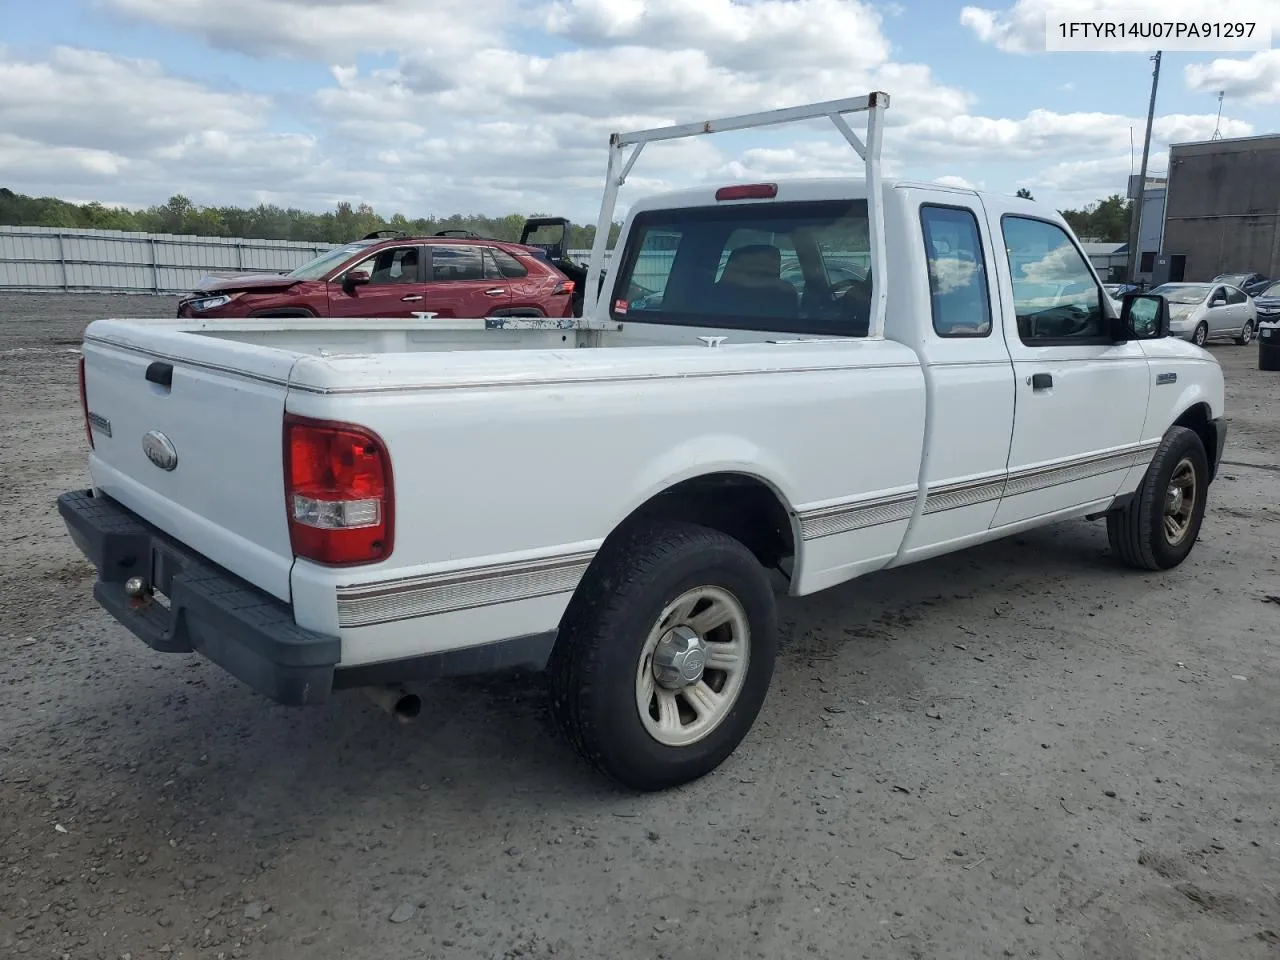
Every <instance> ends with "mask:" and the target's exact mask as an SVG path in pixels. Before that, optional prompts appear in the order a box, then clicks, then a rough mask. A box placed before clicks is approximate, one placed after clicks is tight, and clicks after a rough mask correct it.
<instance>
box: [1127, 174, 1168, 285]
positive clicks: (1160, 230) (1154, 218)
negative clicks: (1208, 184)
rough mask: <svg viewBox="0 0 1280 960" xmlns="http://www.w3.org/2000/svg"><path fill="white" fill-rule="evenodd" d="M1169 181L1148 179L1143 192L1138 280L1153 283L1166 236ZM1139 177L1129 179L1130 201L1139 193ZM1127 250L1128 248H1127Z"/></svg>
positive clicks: (1137, 265)
mask: <svg viewBox="0 0 1280 960" xmlns="http://www.w3.org/2000/svg"><path fill="white" fill-rule="evenodd" d="M1168 185H1169V181H1168V179H1167V178H1165V177H1151V176H1149V177H1147V185H1146V189H1145V190H1143V191H1142V223H1141V227H1140V230H1141V235H1140V236H1139V237H1138V262H1137V264H1136V265H1135V266H1136V270H1137V276H1138V280H1140V281H1144V282H1146V283H1150V282H1151V278H1152V275H1153V274H1154V272H1155V265H1156V257H1158V256H1159V254H1160V241H1161V239H1162V238H1163V235H1164V205H1165V198H1166V196H1167V194H1168ZM1137 191H1138V177H1137V176H1136V175H1135V176H1132V177H1130V178H1129V199H1130V200H1133V199H1135V198H1136V197H1137V195H1138V193H1137ZM1126 249H1127V247H1126Z"/></svg>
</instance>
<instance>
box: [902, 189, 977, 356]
mask: <svg viewBox="0 0 1280 960" xmlns="http://www.w3.org/2000/svg"><path fill="white" fill-rule="evenodd" d="M920 226H921V229H922V232H923V234H924V255H925V259H926V261H927V262H928V265H929V294H930V300H931V302H932V305H933V329H934V332H935V333H937V335H938V336H940V337H985V336H989V335H990V333H991V301H990V297H989V295H988V292H987V271H986V263H985V261H984V258H983V255H982V238H981V236H980V235H979V233H978V221H977V218H976V217H974V215H973V213H972V211H970V210H962V209H959V208H956V207H935V206H922V207H921V208H920Z"/></svg>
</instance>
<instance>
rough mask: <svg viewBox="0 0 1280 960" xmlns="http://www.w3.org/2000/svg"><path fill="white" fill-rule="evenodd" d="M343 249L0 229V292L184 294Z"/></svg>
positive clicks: (290, 266) (221, 239) (48, 229)
mask: <svg viewBox="0 0 1280 960" xmlns="http://www.w3.org/2000/svg"><path fill="white" fill-rule="evenodd" d="M335 246H338V244H333V243H297V242H295V241H292V240H244V239H240V238H237V237H192V236H176V235H173V234H166V233H126V232H123V231H120V230H80V229H67V228H60V227H0V291H15V292H44V291H48V292H64V293H90V292H94V293H101V292H112V291H118V292H120V293H185V292H186V291H188V290H191V289H192V288H194V287H195V285H196V283H197V282H199V280H200V278H201V277H203V276H205V275H207V274H209V273H213V272H235V271H237V270H252V271H264V272H268V273H271V272H281V273H283V272H287V271H289V270H292V269H294V268H295V267H299V266H301V265H302V264H304V263H306V262H307V261H308V260H311V259H313V258H314V257H316V256H318V255H319V254H321V253H323V252H324V251H325V250H331V249H333V247H335Z"/></svg>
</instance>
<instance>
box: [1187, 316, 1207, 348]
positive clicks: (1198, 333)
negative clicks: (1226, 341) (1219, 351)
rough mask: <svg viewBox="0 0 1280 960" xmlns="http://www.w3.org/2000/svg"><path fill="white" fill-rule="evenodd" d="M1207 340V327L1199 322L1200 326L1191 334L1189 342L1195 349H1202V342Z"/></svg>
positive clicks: (1202, 322)
mask: <svg viewBox="0 0 1280 960" xmlns="http://www.w3.org/2000/svg"><path fill="white" fill-rule="evenodd" d="M1208 339H1209V325H1208V324H1207V323H1205V322H1204V321H1203V320H1202V321H1200V325H1199V326H1198V327H1196V329H1195V332H1194V333H1193V334H1191V342H1192V343H1194V344H1195V345H1196V346H1197V347H1203V346H1204V342H1205V341H1206V340H1208Z"/></svg>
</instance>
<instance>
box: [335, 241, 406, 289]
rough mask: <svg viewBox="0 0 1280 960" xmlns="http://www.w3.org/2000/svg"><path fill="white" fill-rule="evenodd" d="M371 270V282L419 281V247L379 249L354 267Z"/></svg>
mask: <svg viewBox="0 0 1280 960" xmlns="http://www.w3.org/2000/svg"><path fill="white" fill-rule="evenodd" d="M357 268H359V269H365V270H368V271H369V283H371V284H384V283H418V282H419V277H420V276H421V274H420V273H419V270H418V248H417V247H388V248H387V249H386V250H379V251H378V252H377V253H376V254H374V255H373V256H372V257H369V259H367V260H362V261H361V262H360V263H358V264H356V266H355V267H352V269H353V270H354V269H357Z"/></svg>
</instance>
